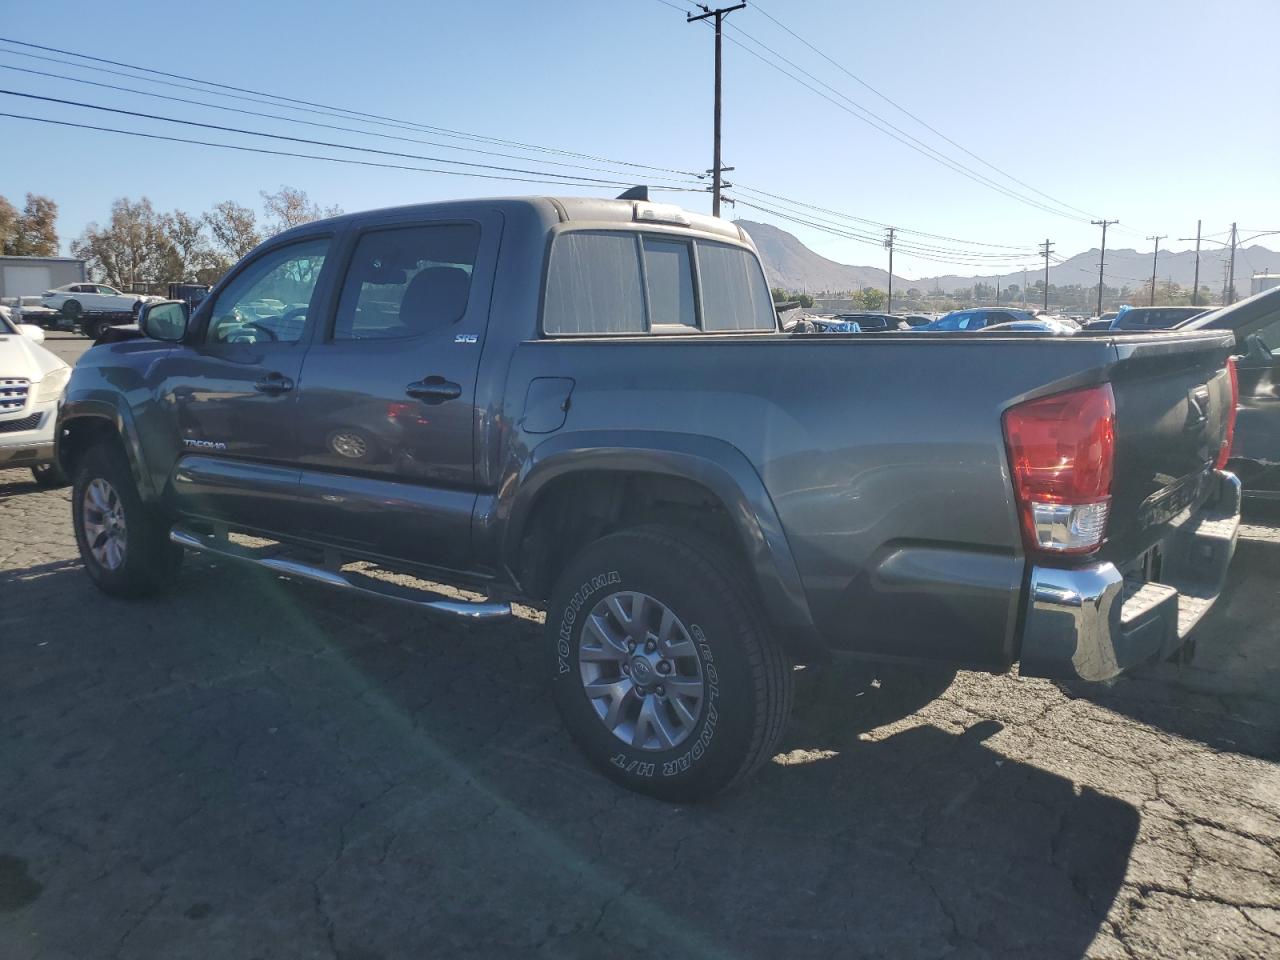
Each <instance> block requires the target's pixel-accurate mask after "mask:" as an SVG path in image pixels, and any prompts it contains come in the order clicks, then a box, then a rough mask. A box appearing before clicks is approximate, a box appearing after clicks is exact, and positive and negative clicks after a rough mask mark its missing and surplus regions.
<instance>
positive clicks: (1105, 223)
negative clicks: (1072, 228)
mask: <svg viewBox="0 0 1280 960" xmlns="http://www.w3.org/2000/svg"><path fill="white" fill-rule="evenodd" d="M1089 222H1090V223H1092V224H1093V225H1094V226H1095V227H1102V252H1101V253H1099V254H1098V316H1102V266H1103V264H1105V263H1106V262H1107V227H1109V226H1111V224H1113V223H1119V222H1120V221H1119V220H1090V221H1089Z"/></svg>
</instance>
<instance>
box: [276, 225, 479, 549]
mask: <svg viewBox="0 0 1280 960" xmlns="http://www.w3.org/2000/svg"><path fill="white" fill-rule="evenodd" d="M500 230H501V219H500V217H499V216H498V215H497V214H492V215H490V216H488V217H487V218H484V217H482V218H481V219H479V220H466V221H439V222H423V221H421V220H417V221H408V222H406V221H404V220H403V219H401V220H399V221H393V222H381V223H379V222H371V223H368V224H366V225H365V226H364V227H363V229H361V230H360V231H359V232H358V233H357V234H356V235H355V236H354V237H353V238H352V241H351V244H350V246H351V249H352V254H351V259H350V263H349V265H348V267H347V270H346V273H345V277H344V279H343V280H342V283H341V289H340V293H339V295H338V298H337V309H336V311H335V313H334V318H333V323H332V325H331V328H330V329H329V330H327V331H324V333H323V335H322V336H318V337H317V340H316V343H315V345H314V346H313V347H312V348H311V350H310V352H309V353H308V354H307V358H306V361H305V363H304V365H303V370H302V389H301V395H300V397H299V407H298V433H297V442H298V451H299V456H298V460H299V463H300V464H301V466H302V477H301V493H302V497H303V502H304V507H305V509H306V510H307V514H308V519H307V525H308V526H309V527H310V528H311V529H312V530H313V535H314V536H316V537H317V538H319V539H324V540H326V541H330V542H335V541H336V542H338V543H339V544H345V545H347V546H348V547H350V548H352V549H354V550H357V551H360V552H363V553H366V554H371V555H375V556H378V557H386V558H390V559H397V560H409V561H413V562H417V563H422V564H427V565H431V566H436V567H442V568H447V569H455V570H457V569H468V568H469V564H470V548H471V514H472V510H473V508H474V506H475V501H476V487H475V454H474V446H473V445H474V433H475V418H476V416H477V413H476V406H475V404H476V396H475V394H476V370H477V367H478V365H479V362H480V352H481V350H482V348H483V346H484V334H485V326H486V320H487V317H488V310H489V295H490V285H491V281H492V277H493V273H494V262H495V260H496V256H497V247H498V236H499V233H500Z"/></svg>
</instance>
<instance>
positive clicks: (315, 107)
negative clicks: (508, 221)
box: [0, 37, 701, 178]
mask: <svg viewBox="0 0 1280 960" xmlns="http://www.w3.org/2000/svg"><path fill="white" fill-rule="evenodd" d="M0 42H4V43H10V44H13V45H15V46H20V47H26V48H28V49H35V50H45V51H47V52H50V53H57V54H60V55H62V56H68V57H77V58H79V59H82V60H89V61H92V62H94V63H102V64H110V65H112V66H116V67H124V68H125V69H127V70H131V71H134V73H119V72H118V71H115V70H110V69H107V68H104V67H91V66H88V65H85V64H77V63H68V62H67V61H65V60H55V61H54V62H55V63H63V64H65V65H67V66H75V67H78V68H81V69H88V70H98V71H101V72H105V73H110V74H115V75H116V76H123V77H128V78H130V79H132V80H146V81H147V82H150V83H165V84H166V85H168V86H178V87H182V88H184V89H188V90H195V91H197V92H199V93H204V94H211V93H212V94H214V95H216V96H224V97H230V98H232V99H238V100H250V101H251V102H255V103H266V104H268V105H269V106H274V107H281V106H283V107H285V108H286V109H291V110H299V111H302V112H306V113H320V114H323V115H326V116H335V115H345V117H344V119H357V120H360V121H361V122H364V123H372V124H375V125H378V126H388V125H389V126H393V127H399V128H401V129H418V130H423V131H426V132H430V133H435V134H437V135H442V136H449V137H456V138H461V139H466V140H477V141H482V142H487V143H494V144H500V145H503V146H508V147H514V148H517V149H521V150H535V151H538V152H541V153H552V154H557V155H560V156H568V157H574V158H576V159H579V160H592V161H594V162H596V163H608V164H612V165H614V166H623V167H631V168H635V169H642V170H656V171H658V172H660V173H677V174H681V175H683V176H690V177H697V178H700V177H701V174H698V173H695V172H692V171H689V170H678V169H674V168H671V167H659V166H654V165H652V164H646V163H637V162H634V161H629V160H613V159H610V158H607V157H599V156H594V155H592V154H588V153H579V152H576V151H572V150H564V149H560V148H557V147H545V146H540V145H538V144H531V143H524V142H521V141H518V140H505V139H502V138H499V137H489V136H485V135H483V134H475V133H468V132H466V131H462V130H454V129H451V128H449V127H440V126H434V125H431V124H423V123H417V122H415V121H410V120H402V119H397V118H395V117H386V116H382V115H380V114H376V113H368V112H363V111H359V110H350V109H348V108H346V107H338V106H334V105H332V104H323V103H316V102H314V101H310V100H302V99H299V98H296V97H288V96H283V95H280V94H273V93H268V92H265V91H261V90H253V89H251V88H249V87H237V86H232V85H230V84H224V83H219V82H217V81H214V80H202V79H200V78H198V77H191V76H187V75H185V74H180V73H169V72H167V71H164V70H155V69H152V68H150V67H135V66H133V65H132V64H128V63H122V62H120V61H118V60H109V59H106V58H105V57H96V56H91V55H90V54H85V53H77V52H75V51H74V50H63V49H60V48H58V47H50V46H45V45H44V44H39V43H29V42H27V41H25V40H14V39H12V38H10V37H0ZM0 49H2V48H0ZM5 52H7V53H12V54H17V55H18V56H28V57H35V56H36V55H35V54H27V53H22V52H21V51H17V50H8V51H5ZM37 58H38V59H49V58H47V57H37ZM137 73H147V74H151V75H153V76H159V77H166V78H169V81H157V80H150V79H149V78H148V77H140V76H137ZM175 80H186V81H190V82H191V83H198V84H203V85H204V86H205V87H215V88H217V90H216V91H215V90H207V89H202V88H201V87H187V86H185V85H184V84H180V83H174V82H172V81H175ZM218 91H228V92H226V93H221V92H218ZM232 91H239V93H235V92H232ZM244 94H253V95H254V97H268V98H270V100H274V101H281V102H280V103H272V102H270V101H269V100H261V99H254V97H249V96H244ZM334 111H336V112H337V113H336V114H335V113H334Z"/></svg>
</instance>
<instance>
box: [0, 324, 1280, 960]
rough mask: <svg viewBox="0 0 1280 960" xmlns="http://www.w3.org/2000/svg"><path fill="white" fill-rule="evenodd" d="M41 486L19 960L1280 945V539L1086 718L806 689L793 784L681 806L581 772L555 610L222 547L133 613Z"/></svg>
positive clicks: (1053, 952) (15, 490)
mask: <svg viewBox="0 0 1280 960" xmlns="http://www.w3.org/2000/svg"><path fill="white" fill-rule="evenodd" d="M76 339H77V340H78V341H79V343H80V344H84V343H85V341H83V339H82V338H76ZM50 340H51V341H52V342H53V344H54V345H55V349H66V350H67V351H68V353H72V352H74V350H75V346H76V345H75V344H74V343H68V344H66V345H65V346H64V345H63V344H61V343H60V342H59V338H58V337H57V336H56V335H55V336H53V337H51V338H50ZM28 481H29V476H28V475H26V474H24V473H22V472H20V471H7V472H0V743H3V747H0V957H3V958H4V960H23V958H36V957H39V958H71V957H92V958H107V957H120V958H135V957H138V958H142V957H147V958H150V957H156V958H166V960H171V958H182V957H199V958H210V957H234V958H245V960H248V958H255V957H256V958H262V960H266V958H294V957H318V958H342V960H379V958H381V960H390V958H399V957H433V956H442V957H516V956H547V957H557V958H560V957H592V958H594V957H613V956H619V957H621V956H627V957H633V956H636V955H644V956H656V955H661V956H666V957H671V958H684V957H695V958H696V957H716V958H720V957H787V958H803V957H823V958H826V957H894V958H897V957H912V958H914V957H926V958H943V957H957V958H970V957H972V958H978V957H1034V958H1058V957H1061V958H1077V957H1093V958H1114V960H1120V958H1133V957H1188V956H1196V957H1204V958H1219V957H1221V958H1228V957H1233V958H1234V957H1267V956H1280V769H1278V768H1277V762H1278V761H1280V699H1278V697H1277V693H1276V691H1277V690H1278V689H1280V642H1278V641H1280V636H1278V633H1280V629H1278V627H1277V624H1278V623H1280V619H1278V618H1277V612H1278V607H1280V527H1278V526H1276V525H1275V524H1276V523H1280V518H1278V517H1271V516H1262V517H1258V518H1254V522H1251V523H1250V524H1249V525H1248V526H1247V527H1246V528H1245V530H1244V534H1243V537H1242V540H1241V543H1240V549H1239V553H1238V555H1237V557H1236V560H1235V563H1234V566H1233V570H1232V582H1231V585H1230V587H1229V589H1228V592H1227V594H1226V595H1224V597H1223V599H1222V601H1221V602H1220V603H1219V605H1218V606H1217V607H1216V608H1215V609H1214V611H1213V612H1212V613H1210V615H1209V617H1208V618H1207V619H1206V621H1205V622H1204V623H1203V624H1202V625H1201V629H1200V631H1199V642H1198V646H1197V655H1196V658H1195V660H1194V662H1193V663H1192V664H1191V665H1189V666H1185V667H1174V666H1169V665H1161V666H1158V667H1153V668H1150V669H1147V670H1144V671H1141V672H1139V673H1138V674H1136V675H1135V676H1134V677H1132V678H1129V679H1126V680H1123V681H1121V682H1120V683H1118V684H1116V685H1115V686H1113V687H1111V688H1110V689H1104V690H1098V691H1092V692H1089V693H1088V694H1087V695H1076V696H1068V695H1067V694H1065V693H1063V692H1062V691H1060V690H1059V689H1058V688H1056V687H1055V686H1053V685H1052V684H1049V683H1047V682H1044V681H1039V680H1030V679H1021V678H1019V677H1017V676H998V677H993V676H988V675H984V674H974V673H961V674H960V675H959V676H958V677H956V678H955V680H954V681H953V682H948V680H947V678H946V677H937V676H928V675H922V674H919V673H912V672H908V671H892V672H890V671H880V672H878V673H872V672H869V671H868V670H866V669H865V668H859V667H856V666H853V665H849V664H837V665H835V666H832V667H826V668H822V669H817V668H808V669H805V670H802V671H801V672H800V674H799V676H798V678H797V679H798V685H799V689H798V697H797V709H796V714H795V716H794V719H793V722H792V724H791V727H790V729H789V731H788V734H787V736H786V739H785V742H784V744H783V751H782V752H781V753H780V754H779V755H778V756H777V757H775V758H774V761H773V762H772V763H770V764H767V765H766V768H765V770H764V771H763V773H762V775H761V776H760V777H759V778H758V779H757V780H756V781H755V782H754V783H752V784H751V785H750V786H749V787H748V788H747V789H746V790H745V791H743V792H741V793H738V794H735V795H732V796H729V797H725V798H722V799H719V800H717V801H715V802H712V803H709V804H705V805H699V806H680V807H675V806H670V805H667V804H663V803H659V802H656V801H653V800H649V799H646V798H642V797H637V796H634V795H631V794H629V793H627V792H625V791H623V790H621V789H619V788H617V787H615V786H613V785H612V784H611V783H609V782H607V781H605V780H603V779H602V778H601V777H599V776H598V775H597V774H596V773H595V772H594V771H593V770H591V769H590V768H589V767H588V766H587V765H586V764H585V763H584V762H583V761H582V759H581V758H580V757H579V755H578V753H577V752H576V750H575V749H574V748H573V746H572V745H571V744H570V743H569V742H568V740H567V738H566V736H565V734H564V732H563V730H562V729H561V727H560V724H559V721H558V718H557V716H556V713H555V709H554V707H553V705H552V703H551V701H550V699H549V698H548V696H547V693H546V691H545V689H544V686H543V684H542V681H541V677H540V672H539V663H540V660H541V657H540V647H539V645H540V643H541V632H540V629H541V628H540V625H539V624H538V623H537V622H536V617H535V616H533V615H532V614H529V613H526V615H525V617H524V618H521V619H517V620H515V621H513V622H511V623H507V624H504V625H497V626H486V627H483V628H475V627H468V626H460V625H456V624H453V623H448V622H445V623H442V622H440V621H437V620H431V619H427V618H426V617H420V616H417V615H406V614H405V613H404V612H403V611H402V610H400V609H398V608H390V607H387V606H384V605H380V604H378V603H376V602H373V601H365V600H360V599H351V598H347V597H340V596H337V595H335V594H332V593H329V592H326V591H325V590H324V589H323V588H320V587H314V586H309V585H305V584H296V583H290V582H287V581H285V580H282V579H279V578H273V577H269V576H264V575H260V574H256V573H252V572H249V571H245V570H241V569H237V568H234V567H228V566H226V565H224V564H219V563H214V562H210V561H209V560H207V559H203V558H191V557H189V558H188V560H187V563H186V564H185V566H184V567H183V569H182V570H181V571H175V572H174V584H173V589H172V590H171V591H169V592H168V593H167V594H165V595H164V596H163V597H160V598H157V599H153V600H149V601H145V602H136V603H129V602H123V601H117V600H112V599H109V598H107V597H105V596H103V595H102V594H100V593H98V592H97V591H96V590H95V589H94V588H93V587H92V585H91V584H90V582H89V580H88V578H87V577H86V576H85V574H84V571H83V570H82V569H81V567H80V563H79V561H78V559H77V556H76V550H75V546H74V541H73V538H72V533H71V522H70V504H69V497H68V494H67V492H66V491H65V490H58V491H43V490H40V489H38V488H36V487H35V485H34V484H32V483H30V482H28Z"/></svg>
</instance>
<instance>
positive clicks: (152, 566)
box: [71, 441, 183, 597]
mask: <svg viewBox="0 0 1280 960" xmlns="http://www.w3.org/2000/svg"><path fill="white" fill-rule="evenodd" d="M99 478H100V479H102V480H105V481H106V482H107V483H108V484H109V485H110V486H111V488H112V489H113V490H114V491H115V493H116V494H117V496H118V501H119V504H120V507H121V509H122V511H123V515H124V521H125V533H124V559H123V562H122V563H121V564H120V565H119V566H118V567H117V568H115V569H110V568H109V567H107V566H105V565H103V564H102V563H100V562H99V560H98V559H97V558H96V557H95V556H94V553H93V550H92V549H90V545H89V543H88V541H87V534H86V529H85V527H86V520H85V509H84V505H85V498H86V494H87V492H88V490H89V486H90V484H91V483H92V482H93V481H94V480H95V479H99ZM71 517H72V521H73V523H74V524H75V532H76V546H77V547H79V548H80V559H81V560H82V561H83V562H84V567H85V571H86V572H87V573H88V574H89V578H90V579H91V580H92V581H93V582H94V583H95V584H96V585H97V587H98V589H100V590H102V591H103V592H104V593H108V594H110V595H111V596H114V597H145V596H149V595H151V594H153V593H156V592H158V591H160V590H162V589H164V588H165V587H167V586H169V585H170V584H171V583H172V582H173V580H174V579H175V578H176V575H177V573H178V570H179V568H180V567H181V564H182V555H183V551H182V548H181V547H179V546H177V545H176V544H174V543H171V542H170V541H169V524H168V523H167V522H165V519H164V517H163V516H162V514H161V513H160V512H159V511H158V510H156V509H155V508H154V507H151V506H149V505H148V504H145V503H143V502H142V498H141V497H140V496H139V495H138V488H137V486H136V485H135V484H134V481H133V474H132V473H131V472H130V470H129V463H128V461H127V460H126V459H125V455H124V450H123V449H121V447H120V445H119V443H118V442H114V441H104V442H102V443H99V444H96V445H95V446H93V447H91V448H90V449H89V450H88V451H86V453H85V454H84V456H83V457H82V458H81V459H80V463H79V465H78V467H77V469H76V476H75V484H74V486H73V489H72V493H71Z"/></svg>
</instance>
